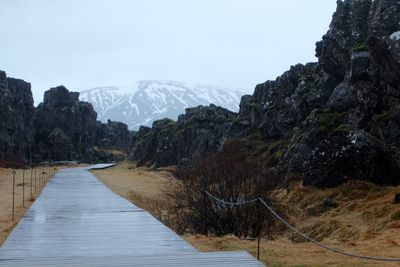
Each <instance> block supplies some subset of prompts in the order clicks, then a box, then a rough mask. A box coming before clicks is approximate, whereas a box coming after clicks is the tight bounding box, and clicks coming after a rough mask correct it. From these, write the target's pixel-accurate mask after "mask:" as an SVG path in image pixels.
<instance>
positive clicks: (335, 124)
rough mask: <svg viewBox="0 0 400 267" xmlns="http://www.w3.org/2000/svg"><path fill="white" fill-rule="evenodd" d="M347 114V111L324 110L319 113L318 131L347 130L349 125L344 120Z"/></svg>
mask: <svg viewBox="0 0 400 267" xmlns="http://www.w3.org/2000/svg"><path fill="white" fill-rule="evenodd" d="M347 114H348V113H347V112H342V113H340V112H332V111H330V110H323V111H322V112H320V113H319V114H317V123H318V131H319V132H321V133H327V132H334V131H336V132H337V131H347V130H348V127H349V126H348V125H347V124H345V122H344V119H345V117H346V116H347Z"/></svg>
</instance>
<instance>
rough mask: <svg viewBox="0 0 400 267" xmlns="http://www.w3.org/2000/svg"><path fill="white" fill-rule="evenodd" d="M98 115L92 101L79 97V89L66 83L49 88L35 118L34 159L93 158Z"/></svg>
mask: <svg viewBox="0 0 400 267" xmlns="http://www.w3.org/2000/svg"><path fill="white" fill-rule="evenodd" d="M96 119H97V113H96V112H95V111H94V109H93V107H92V105H91V104H89V103H87V102H82V101H79V93H75V92H69V91H68V90H67V89H66V88H65V87H64V86H58V87H55V88H51V89H50V90H48V91H46V92H45V94H44V101H43V103H40V104H39V106H38V107H37V109H36V114H35V118H34V127H35V155H36V156H37V158H35V161H40V160H50V159H51V160H78V159H80V160H83V161H91V160H92V159H91V156H92V155H93V151H92V150H91V149H92V147H93V146H94V145H95V143H96V127H97V121H96Z"/></svg>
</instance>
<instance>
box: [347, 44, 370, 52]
mask: <svg viewBox="0 0 400 267" xmlns="http://www.w3.org/2000/svg"><path fill="white" fill-rule="evenodd" d="M351 50H352V51H353V52H362V51H368V48H367V45H366V44H364V43H356V44H355V45H354V46H353V48H352V49H351Z"/></svg>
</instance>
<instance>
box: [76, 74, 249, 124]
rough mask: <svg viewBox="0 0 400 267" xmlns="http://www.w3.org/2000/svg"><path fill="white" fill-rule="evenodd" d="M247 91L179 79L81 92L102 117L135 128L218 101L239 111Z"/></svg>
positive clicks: (175, 116) (217, 103) (83, 98)
mask: <svg viewBox="0 0 400 267" xmlns="http://www.w3.org/2000/svg"><path fill="white" fill-rule="evenodd" d="M243 94H244V93H241V92H237V91H231V90H227V89H221V88H216V87H207V86H188V85H186V84H183V83H181V82H175V81H139V82H137V83H135V84H134V85H133V86H131V87H127V88H122V87H97V88H93V89H89V90H84V91H82V92H81V95H80V98H81V100H84V101H88V102H90V103H92V104H93V107H94V109H95V110H96V111H97V113H98V118H99V119H100V120H101V121H103V122H105V121H107V120H108V119H110V120H117V121H122V122H124V123H126V124H127V125H128V127H129V128H130V129H131V130H137V129H138V128H139V127H140V126H141V125H147V126H151V124H152V123H153V121H155V120H159V119H163V118H170V119H177V118H178V115H179V114H182V113H184V111H185V108H188V107H196V106H199V105H205V106H208V105H209V104H211V103H212V104H215V105H217V106H222V107H224V108H226V109H229V110H232V111H235V112H237V111H238V109H239V102H240V97H241V96H242V95H243Z"/></svg>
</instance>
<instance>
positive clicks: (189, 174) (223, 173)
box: [171, 143, 281, 238]
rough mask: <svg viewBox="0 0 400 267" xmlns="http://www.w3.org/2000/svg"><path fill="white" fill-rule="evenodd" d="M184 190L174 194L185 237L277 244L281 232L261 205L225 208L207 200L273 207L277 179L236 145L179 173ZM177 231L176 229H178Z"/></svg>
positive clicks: (174, 210) (208, 156) (230, 145)
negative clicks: (246, 239) (274, 241)
mask: <svg viewBox="0 0 400 267" xmlns="http://www.w3.org/2000/svg"><path fill="white" fill-rule="evenodd" d="M176 177H177V178H178V179H179V180H181V182H182V183H181V186H180V188H179V189H178V190H177V191H175V192H174V193H172V194H171V198H172V199H173V203H175V209H173V210H172V211H171V212H175V213H176V218H178V220H179V222H178V223H177V225H179V229H175V230H177V231H178V232H179V233H183V232H185V231H189V232H194V233H201V234H209V233H211V234H215V235H217V236H222V235H226V234H234V235H236V236H239V237H248V236H249V237H256V236H258V235H259V234H262V233H264V235H267V236H268V237H270V238H272V237H273V236H274V233H276V232H277V231H278V232H279V231H281V226H280V224H279V223H278V222H277V221H276V220H275V219H274V218H273V217H272V215H271V214H270V213H269V212H268V210H267V209H266V208H265V207H264V206H261V203H260V202H258V201H257V202H253V203H251V204H248V205H238V206H236V205H235V206H233V205H227V204H224V203H219V202H217V201H215V200H214V199H212V198H211V197H210V196H209V195H207V194H206V191H207V192H210V193H211V194H212V195H214V196H217V197H219V198H222V199H224V200H226V201H230V202H243V201H245V200H250V199H255V198H258V197H262V198H263V199H264V200H265V201H267V202H271V199H272V194H273V192H274V190H276V189H277V186H278V179H277V175H275V174H273V173H272V172H271V171H269V172H267V171H266V170H265V167H264V164H263V162H261V161H260V160H257V159H254V158H250V157H248V156H245V154H244V153H242V151H241V148H240V146H238V145H236V144H235V143H231V144H229V145H228V146H226V147H224V149H223V150H222V151H220V152H217V153H215V154H209V155H206V156H204V157H202V158H201V159H199V160H197V161H195V162H194V163H193V164H192V165H190V166H185V167H180V168H178V169H177V170H176ZM175 228H176V227H175Z"/></svg>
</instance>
